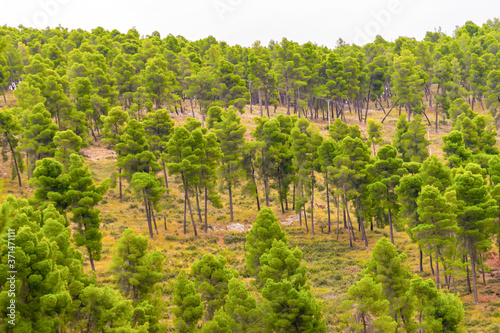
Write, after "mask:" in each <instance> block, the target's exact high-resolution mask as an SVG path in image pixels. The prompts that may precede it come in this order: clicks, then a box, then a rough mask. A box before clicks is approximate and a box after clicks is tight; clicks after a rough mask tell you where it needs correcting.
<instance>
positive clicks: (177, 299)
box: [172, 273, 203, 333]
mask: <svg viewBox="0 0 500 333" xmlns="http://www.w3.org/2000/svg"><path fill="white" fill-rule="evenodd" d="M172 301H173V303H174V305H175V306H176V307H175V308H173V309H172V312H173V313H174V315H175V319H174V326H175V330H176V332H185V333H187V332H194V331H195V328H196V324H197V323H198V320H200V319H201V317H202V316H203V303H202V301H201V297H200V295H198V294H197V293H196V289H195V287H194V283H193V282H191V281H189V280H188V278H187V276H186V274H184V273H180V274H179V276H178V277H177V280H176V282H175V287H174V296H173V299H172Z"/></svg>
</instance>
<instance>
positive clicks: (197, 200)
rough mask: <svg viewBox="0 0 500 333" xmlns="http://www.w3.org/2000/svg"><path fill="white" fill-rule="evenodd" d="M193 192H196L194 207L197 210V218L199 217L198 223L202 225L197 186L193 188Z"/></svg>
mask: <svg viewBox="0 0 500 333" xmlns="http://www.w3.org/2000/svg"><path fill="white" fill-rule="evenodd" d="M194 192H195V194H196V209H197V210H198V218H199V219H200V224H201V225H203V219H202V217H201V209H200V200H199V198H198V188H195V191H194Z"/></svg>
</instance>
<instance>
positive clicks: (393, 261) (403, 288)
mask: <svg viewBox="0 0 500 333" xmlns="http://www.w3.org/2000/svg"><path fill="white" fill-rule="evenodd" d="M405 259H406V255H404V254H398V252H397V250H396V247H395V246H394V245H393V244H391V242H389V240H387V238H382V239H380V240H379V241H378V242H377V245H375V247H374V248H373V251H372V258H371V261H370V262H369V263H368V266H367V267H366V269H365V270H364V271H363V274H364V275H365V276H369V277H372V278H373V280H374V281H375V282H377V283H380V284H381V285H382V293H383V295H384V297H385V298H386V299H387V300H388V301H389V316H391V317H392V318H394V320H395V321H396V323H398V327H400V326H402V325H404V327H405V329H406V330H407V331H413V327H414V325H415V324H414V322H413V311H414V309H413V300H412V297H411V295H410V293H409V290H410V280H411V278H412V274H411V273H410V272H409V271H408V269H407V268H406V267H405V266H404V265H403V263H404V261H405ZM399 319H401V320H399Z"/></svg>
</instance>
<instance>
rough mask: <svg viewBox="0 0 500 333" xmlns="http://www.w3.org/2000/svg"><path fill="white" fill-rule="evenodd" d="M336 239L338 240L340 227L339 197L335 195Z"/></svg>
mask: <svg viewBox="0 0 500 333" xmlns="http://www.w3.org/2000/svg"><path fill="white" fill-rule="evenodd" d="M336 204H337V241H338V240H339V229H340V216H339V215H340V199H339V197H337V202H336Z"/></svg>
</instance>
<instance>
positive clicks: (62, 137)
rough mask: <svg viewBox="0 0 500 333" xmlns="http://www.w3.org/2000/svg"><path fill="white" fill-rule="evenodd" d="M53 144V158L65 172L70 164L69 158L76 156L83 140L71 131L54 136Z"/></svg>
mask: <svg viewBox="0 0 500 333" xmlns="http://www.w3.org/2000/svg"><path fill="white" fill-rule="evenodd" d="M54 144H55V145H56V146H57V148H56V153H55V154H54V157H55V159H56V160H57V161H59V162H61V163H62V165H63V166H64V167H65V169H66V170H67V169H68V167H69V163H70V156H71V155H72V154H78V153H79V152H80V149H81V148H82V146H83V140H82V138H80V137H79V136H78V135H76V134H75V133H74V132H73V131H72V130H67V131H63V132H57V133H56V135H55V136H54Z"/></svg>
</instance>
